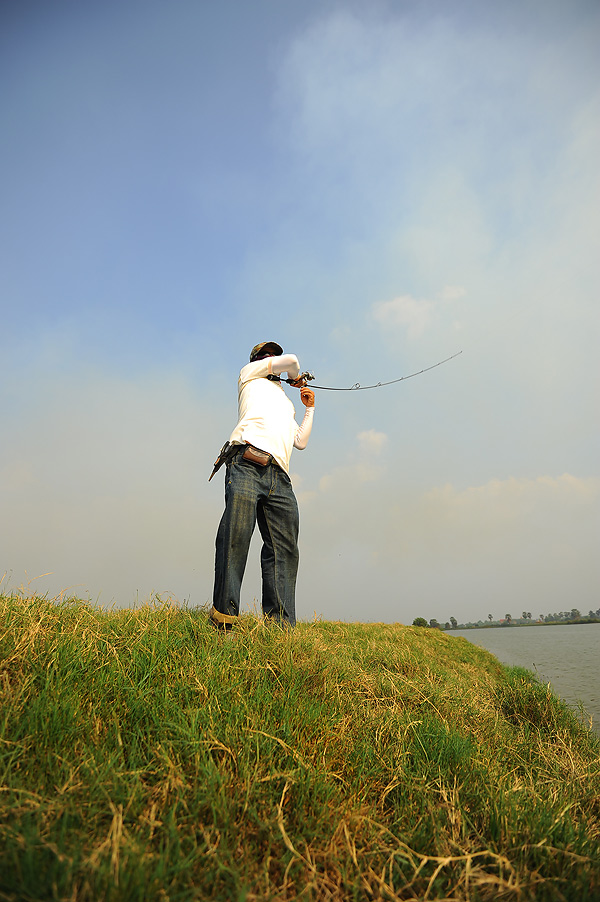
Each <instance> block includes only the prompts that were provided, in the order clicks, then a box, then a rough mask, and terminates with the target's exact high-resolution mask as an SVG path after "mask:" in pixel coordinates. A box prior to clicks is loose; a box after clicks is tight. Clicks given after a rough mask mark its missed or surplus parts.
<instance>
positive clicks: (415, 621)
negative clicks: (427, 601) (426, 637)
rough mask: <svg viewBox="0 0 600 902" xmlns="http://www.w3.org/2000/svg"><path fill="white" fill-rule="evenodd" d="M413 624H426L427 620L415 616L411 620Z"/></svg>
mask: <svg viewBox="0 0 600 902" xmlns="http://www.w3.org/2000/svg"><path fill="white" fill-rule="evenodd" d="M412 625H413V626H427V621H426V620H425V618H424V617H415V619H414V620H413V624H412Z"/></svg>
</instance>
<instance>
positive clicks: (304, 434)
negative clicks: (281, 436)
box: [294, 407, 315, 451]
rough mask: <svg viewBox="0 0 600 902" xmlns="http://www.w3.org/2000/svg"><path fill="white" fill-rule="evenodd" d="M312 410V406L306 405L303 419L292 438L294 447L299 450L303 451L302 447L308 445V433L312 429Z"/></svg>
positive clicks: (313, 410)
mask: <svg viewBox="0 0 600 902" xmlns="http://www.w3.org/2000/svg"><path fill="white" fill-rule="evenodd" d="M314 412H315V408H314V407H307V408H306V409H305V411H304V419H303V420H302V423H301V424H300V426H298V428H297V430H296V436H295V438H294V448H297V449H298V450H299V451H304V449H305V448H306V446H307V445H308V440H309V438H310V433H311V430H312V424H313V416H314Z"/></svg>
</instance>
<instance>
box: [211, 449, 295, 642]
mask: <svg viewBox="0 0 600 902" xmlns="http://www.w3.org/2000/svg"><path fill="white" fill-rule="evenodd" d="M242 453H243V449H240V452H239V453H238V454H236V456H235V457H234V458H233V459H232V460H231V462H230V463H229V464H228V465H227V474H226V477H225V511H224V512H223V516H222V517H221V522H220V524H219V529H218V532H217V539H216V556H215V586H214V592H213V606H214V608H215V609H216V611H218V612H220V613H221V614H225V615H228V616H233V617H237V615H238V614H239V611H240V590H241V586H242V577H243V576H244V570H245V569H246V560H247V558H248V549H249V547H250V539H251V538H252V533H253V532H254V527H255V526H256V522H257V520H258V528H259V530H260V534H261V537H262V540H263V547H262V551H261V555H260V564H261V570H262V609H263V614H264V615H265V617H271V618H273V619H274V620H276V621H277V622H278V623H280V624H281V625H282V626H295V623H296V601H295V594H296V575H297V573H298V559H299V554H298V504H297V502H296V496H295V495H294V491H293V489H292V482H291V480H290V477H289V476H288V475H287V473H285V472H284V471H283V470H282V469H281V467H279V466H278V465H277V464H276V463H269V464H267V466H266V467H261V466H260V465H259V464H255V463H252V461H249V460H243V459H242Z"/></svg>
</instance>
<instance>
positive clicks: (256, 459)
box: [242, 445, 273, 467]
mask: <svg viewBox="0 0 600 902" xmlns="http://www.w3.org/2000/svg"><path fill="white" fill-rule="evenodd" d="M242 458H243V459H244V460H251V461H252V463H253V464H258V465H259V466H260V467H266V466H267V464H269V463H271V461H272V459H273V457H272V455H271V454H269V453H268V452H267V451H261V450H260V448H255V447H254V445H248V446H247V447H246V450H245V451H244V453H243V454H242Z"/></svg>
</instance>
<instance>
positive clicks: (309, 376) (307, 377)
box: [285, 370, 315, 387]
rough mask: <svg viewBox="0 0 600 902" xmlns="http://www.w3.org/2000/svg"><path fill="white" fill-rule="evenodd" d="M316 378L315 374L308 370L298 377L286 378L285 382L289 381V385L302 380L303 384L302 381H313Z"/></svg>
mask: <svg viewBox="0 0 600 902" xmlns="http://www.w3.org/2000/svg"><path fill="white" fill-rule="evenodd" d="M314 378H315V374H314V373H309V372H308V370H307V371H306V372H305V373H300V375H299V376H298V378H297V379H285V382H287V384H288V385H295V384H297V383H298V382H300V383H301V384H302V383H304V384H306V383H307V382H312V381H313V380H314ZM299 387H301V386H299Z"/></svg>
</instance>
